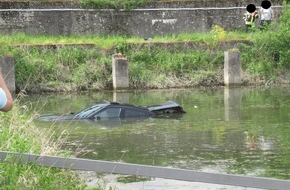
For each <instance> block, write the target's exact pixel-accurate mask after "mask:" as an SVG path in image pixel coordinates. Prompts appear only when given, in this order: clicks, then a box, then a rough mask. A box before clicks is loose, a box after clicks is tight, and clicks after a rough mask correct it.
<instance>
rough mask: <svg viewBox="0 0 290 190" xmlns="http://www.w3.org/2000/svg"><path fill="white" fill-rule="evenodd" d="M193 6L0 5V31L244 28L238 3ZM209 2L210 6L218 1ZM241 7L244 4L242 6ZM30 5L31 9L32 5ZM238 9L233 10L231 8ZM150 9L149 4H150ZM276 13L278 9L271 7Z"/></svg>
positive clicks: (142, 32) (149, 33)
mask: <svg viewBox="0 0 290 190" xmlns="http://www.w3.org/2000/svg"><path fill="white" fill-rule="evenodd" d="M203 2H204V3H203V4H204V5H206V6H208V7H203V8H201V7H194V5H195V4H194V3H192V2H191V4H189V3H188V4H183V5H180V4H178V6H179V7H178V8H177V7H176V6H177V5H176V6H171V7H169V8H164V7H162V6H166V4H162V6H161V8H152V7H151V8H150V9H147V8H146V7H145V8H143V9H134V10H131V11H125V10H120V11H116V10H94V9H79V8H76V7H77V6H76V5H74V4H73V5H71V7H70V8H69V9H66V8H64V9H54V7H59V6H60V5H54V6H53V4H52V5H50V6H48V5H47V6H45V7H48V8H52V9H43V8H42V9H37V6H35V5H34V4H31V5H30V4H23V5H21V6H20V5H18V7H17V6H16V4H11V5H9V6H8V5H7V4H6V5H7V6H6V7H5V6H4V5H3V4H1V3H0V8H1V7H2V9H0V31H1V32H5V33H11V32H16V31H18V32H25V33H27V34H54V35H55V34H59V35H71V34H98V35H107V34H123V35H130V36H140V37H145V38H146V37H153V36H155V35H168V34H180V33H192V32H205V31H209V30H210V29H211V27H212V26H213V25H215V24H217V25H219V26H221V27H223V28H225V29H227V30H229V29H234V28H242V27H243V26H244V22H243V19H242V17H243V13H244V11H245V6H242V3H237V2H236V3H231V4H230V6H228V7H226V8H220V7H214V6H212V7H209V5H210V4H209V3H207V4H206V2H207V1H203ZM214 2H215V1H213V2H212V5H222V4H221V3H219V4H218V2H219V1H217V2H215V3H214ZM244 4H245V3H244ZM32 5H33V6H32ZM236 5H238V6H241V7H234V6H236ZM151 6H152V5H151ZM31 7H33V9H29V8H31ZM61 7H63V6H61ZM274 10H275V12H276V14H279V13H280V11H281V8H280V7H274Z"/></svg>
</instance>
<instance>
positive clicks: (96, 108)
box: [76, 101, 149, 117]
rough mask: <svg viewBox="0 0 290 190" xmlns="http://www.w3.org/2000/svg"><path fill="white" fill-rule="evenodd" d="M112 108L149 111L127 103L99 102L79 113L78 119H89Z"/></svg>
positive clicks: (77, 114)
mask: <svg viewBox="0 0 290 190" xmlns="http://www.w3.org/2000/svg"><path fill="white" fill-rule="evenodd" d="M111 106H121V107H127V108H135V109H136V108H137V109H142V110H143V111H149V110H148V108H145V107H142V106H134V105H132V104H126V103H119V102H111V101H102V102H98V103H96V104H94V105H92V106H90V107H88V108H86V109H84V110H82V111H80V112H78V113H76V116H77V117H87V116H89V115H91V114H92V113H95V112H97V111H99V110H101V109H104V108H106V107H111Z"/></svg>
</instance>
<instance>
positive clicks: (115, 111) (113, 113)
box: [97, 108, 121, 118]
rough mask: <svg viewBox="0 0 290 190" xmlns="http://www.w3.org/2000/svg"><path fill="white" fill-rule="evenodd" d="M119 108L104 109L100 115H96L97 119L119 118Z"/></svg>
mask: <svg viewBox="0 0 290 190" xmlns="http://www.w3.org/2000/svg"><path fill="white" fill-rule="evenodd" d="M120 114H121V108H106V109H104V110H103V111H101V112H100V113H98V115H97V116H98V117H100V118H106V117H120Z"/></svg>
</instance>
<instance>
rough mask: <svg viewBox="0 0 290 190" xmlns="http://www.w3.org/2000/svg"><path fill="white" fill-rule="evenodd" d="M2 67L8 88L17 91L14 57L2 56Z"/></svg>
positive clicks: (0, 62) (0, 59) (0, 64)
mask: <svg viewBox="0 0 290 190" xmlns="http://www.w3.org/2000/svg"><path fill="white" fill-rule="evenodd" d="M0 69H1V72H2V76H3V78H4V80H5V82H6V85H7V87H8V89H9V90H10V91H11V92H15V90H16V87H15V71H14V59H13V57H8V56H7V57H1V58H0Z"/></svg>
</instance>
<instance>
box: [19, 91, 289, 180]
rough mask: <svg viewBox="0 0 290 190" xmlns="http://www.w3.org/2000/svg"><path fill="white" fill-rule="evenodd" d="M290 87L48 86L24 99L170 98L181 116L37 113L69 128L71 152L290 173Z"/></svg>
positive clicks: (55, 107)
mask: <svg viewBox="0 0 290 190" xmlns="http://www.w3.org/2000/svg"><path fill="white" fill-rule="evenodd" d="M289 92H290V89H289V88H286V87H285V88H282V87H281V88H234V89H227V88H217V89H178V90H162V91H161V90H156V91H145V92H144V91H133V92H123V93H121V94H116V93H112V92H102V93H83V94H60V95H57V94H51V95H39V96H31V97H27V98H26V99H23V100H22V101H23V102H24V103H27V102H30V103H31V105H32V107H34V108H35V110H39V113H40V114H48V113H49V114H57V113H63V114H66V113H70V112H72V111H78V110H81V109H83V108H85V107H88V106H90V105H92V104H94V103H95V102H98V101H102V100H109V101H120V102H124V103H130V104H134V105H142V106H146V105H154V104H158V103H161V102H165V101H168V100H175V101H177V102H178V103H179V104H180V105H182V106H183V107H184V110H185V111H186V112H187V113H186V114H184V115H183V116H182V117H180V118H170V119H164V118H162V119H161V118H150V119H144V120H138V121H133V122H131V121H128V122H124V121H120V120H116V121H114V122H111V121H108V122H107V121H106V122H105V123H96V122H67V123H59V124H56V123H54V124H52V123H49V122H40V121H35V122H36V124H37V126H39V127H44V128H51V127H53V128H54V130H55V131H57V132H58V133H60V134H61V133H62V132H63V131H64V130H66V131H67V132H68V136H67V142H66V143H65V144H64V145H63V148H64V149H67V150H69V151H71V152H72V153H73V154H75V155H76V156H77V157H81V158H90V159H98V160H111V161H122V162H127V163H138V164H148V165H158V166H166V167H176V168H186V169H194V170H198V171H208V172H217V173H231V174H232V173H234V174H242V175H251V176H263V177H273V178H283V179H289V174H290V171H289V170H290V169H289V168H290V146H289V145H290V122H289V116H290V112H289V111H290V102H289V100H290V93H289Z"/></svg>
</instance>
